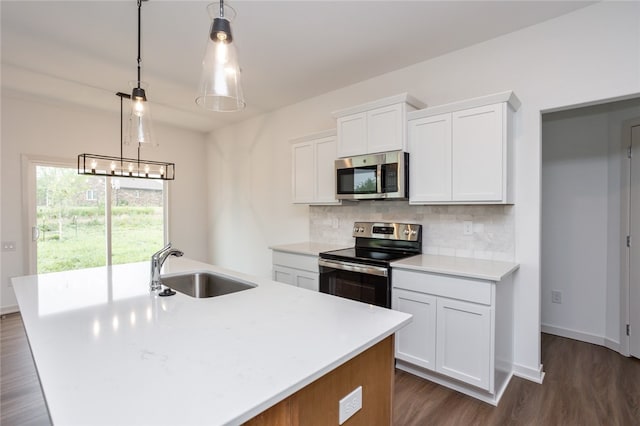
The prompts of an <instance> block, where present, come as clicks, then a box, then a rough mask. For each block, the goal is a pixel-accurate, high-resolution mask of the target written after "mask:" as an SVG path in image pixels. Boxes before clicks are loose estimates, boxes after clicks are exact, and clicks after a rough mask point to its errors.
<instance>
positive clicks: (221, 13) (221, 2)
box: [220, 0, 224, 18]
mask: <svg viewBox="0 0 640 426" xmlns="http://www.w3.org/2000/svg"><path fill="white" fill-rule="evenodd" d="M220 17H221V18H224V0H220Z"/></svg>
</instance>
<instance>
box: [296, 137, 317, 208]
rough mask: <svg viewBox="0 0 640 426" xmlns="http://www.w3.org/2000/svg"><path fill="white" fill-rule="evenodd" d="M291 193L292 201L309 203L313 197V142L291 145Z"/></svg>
mask: <svg viewBox="0 0 640 426" xmlns="http://www.w3.org/2000/svg"><path fill="white" fill-rule="evenodd" d="M291 149H292V161H291V163H292V166H291V167H292V169H293V170H292V174H293V176H292V194H293V202H294V203H310V202H313V198H314V189H315V188H314V185H315V160H314V145H313V142H302V143H297V144H294V145H292V147H291Z"/></svg>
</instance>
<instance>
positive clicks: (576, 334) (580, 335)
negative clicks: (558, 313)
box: [540, 324, 628, 356]
mask: <svg viewBox="0 0 640 426" xmlns="http://www.w3.org/2000/svg"><path fill="white" fill-rule="evenodd" d="M540 330H541V331H542V332H543V333H548V334H553V335H554V336H560V337H566V338H568V339H573V340H579V341H581V342H586V343H592V344H594V345H598V346H604V347H605V348H607V349H611V350H612V351H616V352H618V353H620V354H622V355H625V356H628V355H627V354H625V353H624V352H623V350H622V345H621V344H620V342H616V341H615V340H613V339H609V338H608V337H604V336H597V335H595V334H591V333H585V332H583V331H577V330H572V329H570V328H562V327H555V326H553V325H548V324H541V325H540Z"/></svg>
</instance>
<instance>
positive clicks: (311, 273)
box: [273, 250, 319, 291]
mask: <svg viewBox="0 0 640 426" xmlns="http://www.w3.org/2000/svg"><path fill="white" fill-rule="evenodd" d="M273 280H274V281H278V282H280V283H284V284H290V285H295V286H296V287H301V288H306V289H308V290H313V291H318V290H319V274H318V256H310V255H305V254H294V253H288V252H281V251H276V250H274V251H273Z"/></svg>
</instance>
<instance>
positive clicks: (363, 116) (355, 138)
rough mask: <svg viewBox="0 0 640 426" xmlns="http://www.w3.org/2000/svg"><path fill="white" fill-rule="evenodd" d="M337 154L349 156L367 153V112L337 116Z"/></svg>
mask: <svg viewBox="0 0 640 426" xmlns="http://www.w3.org/2000/svg"><path fill="white" fill-rule="evenodd" d="M337 126H338V156H339V157H349V156H352V155H361V154H366V153H367V113H366V112H361V113H358V114H351V115H347V116H345V117H340V118H338V121H337Z"/></svg>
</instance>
